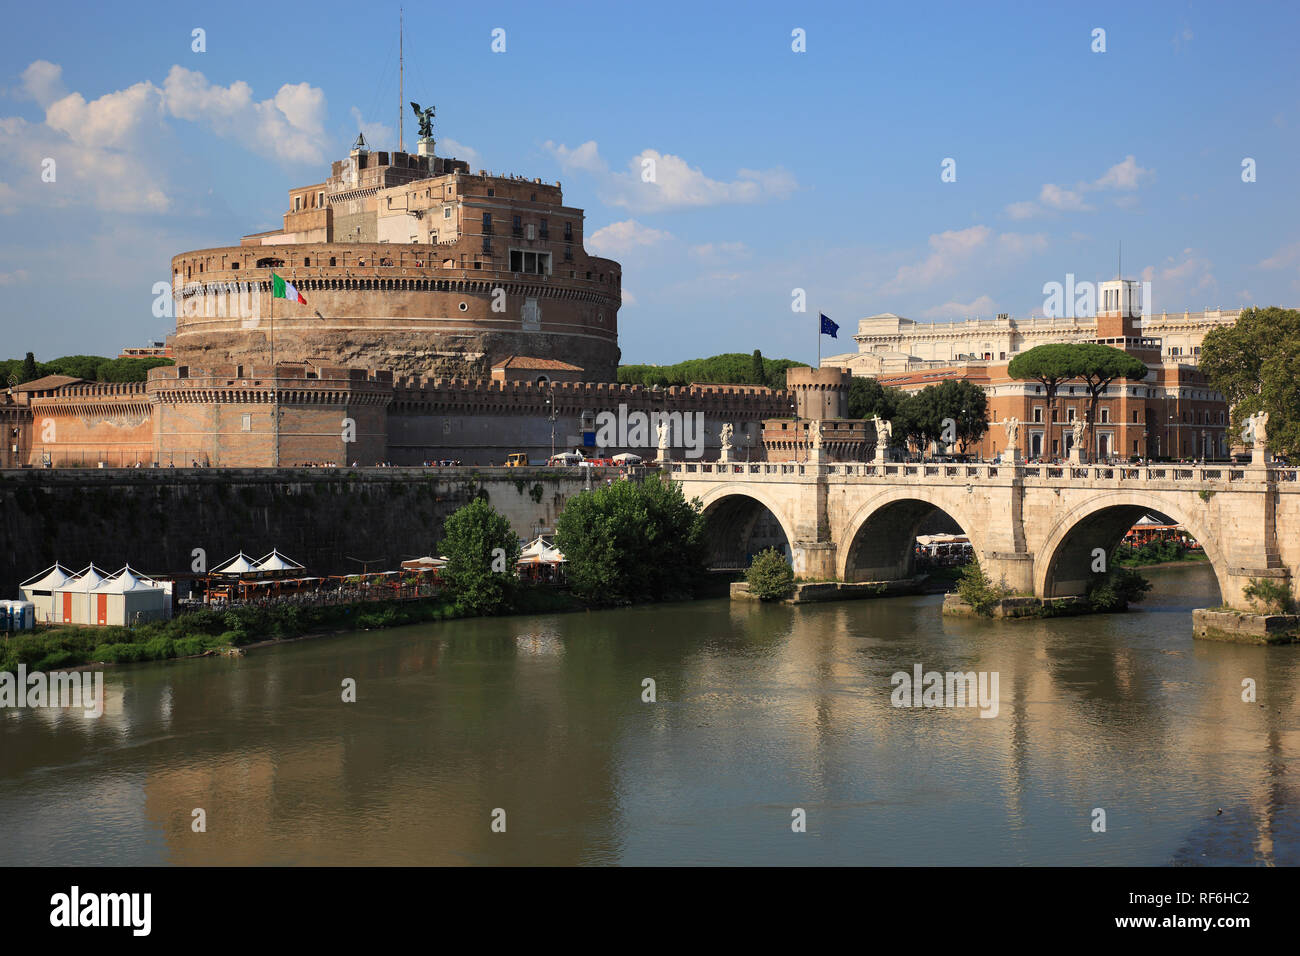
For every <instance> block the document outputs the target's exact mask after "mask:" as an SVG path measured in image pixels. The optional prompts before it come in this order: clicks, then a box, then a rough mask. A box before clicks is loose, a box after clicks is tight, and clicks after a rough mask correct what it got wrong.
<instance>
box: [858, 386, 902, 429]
mask: <svg viewBox="0 0 1300 956" xmlns="http://www.w3.org/2000/svg"><path fill="white" fill-rule="evenodd" d="M902 398H903V393H902V392H900V391H899V390H898V389H896V388H886V387H885V386H883V385H881V384H880V383H879V382H878V381H876V380H875V379H874V378H867V377H863V376H860V375H855V376H854V377H853V380H852V381H851V382H850V383H849V418H874V417H875V416H877V415H879V416H880V417H881V418H885V419H889V420H890V421H893V419H894V416H895V415H897V414H898V404H899V402H900V401H901V400H902Z"/></svg>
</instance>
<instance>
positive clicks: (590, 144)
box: [543, 140, 799, 212]
mask: <svg viewBox="0 0 1300 956" xmlns="http://www.w3.org/2000/svg"><path fill="white" fill-rule="evenodd" d="M543 147H544V148H545V149H546V150H548V151H549V152H550V153H551V154H552V155H553V156H554V157H555V159H556V160H557V161H558V162H559V164H560V166H561V167H562V168H563V169H564V170H565V172H566V173H568V172H581V173H585V174H587V175H590V176H592V177H593V178H595V179H596V181H597V191H598V194H599V195H600V198H601V200H602V201H603V202H604V203H606V204H607V205H610V206H619V207H622V208H625V209H628V210H630V211H632V212H657V211H661V210H665V209H687V208H698V207H702V206H717V205H724V204H730V203H758V202H765V201H767V200H769V199H784V198H786V197H787V196H789V195H790V194H792V193H793V192H794V191H795V190H796V189H798V188H799V184H798V183H797V182H796V180H795V178H794V176H793V175H792V174H791V173H789V172H787V171H786V170H784V169H781V168H779V167H778V168H776V169H767V170H758V169H740V170H737V171H736V178H735V179H734V180H731V181H730V182H727V181H723V180H717V179H711V178H709V177H708V176H706V175H705V174H704V172H703V171H702V170H700V169H699V168H698V167H695V166H691V165H690V164H689V163H688V162H687V161H686V160H685V159H683V158H682V157H680V156H675V155H673V154H672V153H660V152H659V151H658V150H654V149H644V150H642V151H641V152H640V153H638V154H637V155H636V156H633V157H632V158H631V159H630V160H628V163H627V172H616V171H614V170H612V169H610V167H609V164H608V163H606V162H605V160H604V159H603V158H602V157H601V155H600V152H599V150H598V149H597V146H596V143H595V141H594V140H588V141H587V142H585V143H583V144H582V145H581V146H578V147H577V148H575V149H570V148H569V147H567V146H564V145H563V144H557V143H554V142H552V141H549V140H548V141H547V142H546V143H544V144H543Z"/></svg>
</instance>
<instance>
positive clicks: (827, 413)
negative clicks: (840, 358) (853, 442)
mask: <svg viewBox="0 0 1300 956" xmlns="http://www.w3.org/2000/svg"><path fill="white" fill-rule="evenodd" d="M852 382H853V373H852V372H850V371H849V370H848V369H846V368H839V367H838V366H834V365H828V366H823V367H822V368H807V367H800V366H792V367H790V368H788V369H786V373H785V387H786V388H787V389H788V390H789V391H790V392H791V393H793V394H794V400H795V412H796V414H797V415H798V417H800V418H804V419H813V420H815V419H826V418H848V417H849V385H850V384H852Z"/></svg>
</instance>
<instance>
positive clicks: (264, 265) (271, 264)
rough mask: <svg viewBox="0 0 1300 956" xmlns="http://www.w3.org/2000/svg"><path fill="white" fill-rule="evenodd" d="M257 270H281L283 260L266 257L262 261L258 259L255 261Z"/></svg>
mask: <svg viewBox="0 0 1300 956" xmlns="http://www.w3.org/2000/svg"><path fill="white" fill-rule="evenodd" d="M257 268H259V269H283V268H284V260H283V259H275V258H272V257H271V256H267V257H265V258H263V259H258V260H257Z"/></svg>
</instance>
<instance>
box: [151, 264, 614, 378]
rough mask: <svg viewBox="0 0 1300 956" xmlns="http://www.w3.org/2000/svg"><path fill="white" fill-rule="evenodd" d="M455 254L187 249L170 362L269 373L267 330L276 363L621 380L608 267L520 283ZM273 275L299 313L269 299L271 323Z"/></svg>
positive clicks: (560, 268)
mask: <svg viewBox="0 0 1300 956" xmlns="http://www.w3.org/2000/svg"><path fill="white" fill-rule="evenodd" d="M444 255H445V256H447V257H446V258H444ZM453 255H454V253H453V252H452V251H450V250H447V251H444V250H440V249H439V248H438V247H436V246H427V245H416V244H411V245H398V244H387V243H376V244H361V243H353V242H348V243H293V244H278V245H274V246H247V245H242V246H227V247H221V248H214V249H203V250H199V251H195V252H186V253H182V254H180V255H178V256H175V257H174V258H173V259H172V277H173V286H174V288H175V289H176V297H175V309H176V334H175V336H174V338H173V339H172V342H171V344H172V347H173V349H174V353H175V356H176V361H177V364H178V365H195V366H210V365H215V364H247V365H251V364H253V363H254V362H257V363H259V364H265V363H267V362H268V361H269V360H270V356H271V347H272V330H274V352H275V360H276V361H277V362H299V361H307V360H315V361H324V362H328V363H330V364H337V365H341V366H348V367H362V368H379V369H390V370H392V371H393V372H394V373H395V374H396V375H399V376H400V375H458V376H461V377H484V378H486V377H487V375H488V370H489V368H488V367H489V365H490V363H491V362H492V361H493V360H495V359H499V358H501V357H504V356H507V355H512V354H513V355H527V356H534V357H538V358H554V359H558V360H562V361H564V362H567V363H569V364H572V365H577V366H581V367H582V369H583V370H584V372H583V376H582V377H583V378H584V379H586V380H587V381H613V380H614V379H615V378H616V373H617V367H618V361H619V349H618V309H619V306H620V304H621V302H622V294H621V283H622V275H621V269H620V267H619V264H618V263H617V262H614V261H613V260H610V259H602V258H598V257H591V256H587V255H585V254H582V255H581V261H580V262H576V263H568V262H564V263H559V264H558V265H557V268H556V269H555V270H554V274H552V275H529V274H521V273H514V272H498V271H491V270H488V269H483V268H478V269H476V268H474V267H473V263H470V262H465V261H463V260H462V261H457V258H453ZM570 265H573V266H574V268H572V269H570V268H568V266H570ZM272 271H274V272H275V273H276V274H277V275H279V276H281V277H282V278H284V279H286V280H288V281H289V282H291V283H293V285H294V286H296V287H297V289H298V291H299V292H300V293H301V294H302V296H303V298H304V299H306V301H307V304H306V305H300V304H298V303H297V302H289V301H286V300H284V299H277V300H275V301H274V316H272V299H271V273H272Z"/></svg>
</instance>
